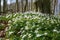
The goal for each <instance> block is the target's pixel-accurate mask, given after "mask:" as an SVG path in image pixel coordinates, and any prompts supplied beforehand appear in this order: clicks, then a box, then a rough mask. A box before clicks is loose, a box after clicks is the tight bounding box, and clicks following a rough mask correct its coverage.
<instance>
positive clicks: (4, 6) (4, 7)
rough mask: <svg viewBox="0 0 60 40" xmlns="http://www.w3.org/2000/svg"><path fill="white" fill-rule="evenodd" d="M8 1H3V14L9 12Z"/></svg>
mask: <svg viewBox="0 0 60 40" xmlns="http://www.w3.org/2000/svg"><path fill="white" fill-rule="evenodd" d="M6 10H7V1H6V0H3V12H4V13H6V12H7V11H6Z"/></svg>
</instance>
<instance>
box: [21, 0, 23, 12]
mask: <svg viewBox="0 0 60 40" xmlns="http://www.w3.org/2000/svg"><path fill="white" fill-rule="evenodd" d="M21 4H22V5H21V8H22V12H23V0H21Z"/></svg>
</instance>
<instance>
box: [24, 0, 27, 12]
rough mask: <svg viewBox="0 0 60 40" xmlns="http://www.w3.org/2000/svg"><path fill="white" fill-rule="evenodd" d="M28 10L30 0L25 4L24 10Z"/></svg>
mask: <svg viewBox="0 0 60 40" xmlns="http://www.w3.org/2000/svg"><path fill="white" fill-rule="evenodd" d="M27 10H28V0H26V4H25V7H24V12H25V11H27Z"/></svg>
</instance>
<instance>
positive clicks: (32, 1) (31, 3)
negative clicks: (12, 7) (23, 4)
mask: <svg viewBox="0 0 60 40" xmlns="http://www.w3.org/2000/svg"><path fill="white" fill-rule="evenodd" d="M32 10H33V0H31V11H32Z"/></svg>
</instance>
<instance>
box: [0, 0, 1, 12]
mask: <svg viewBox="0 0 60 40" xmlns="http://www.w3.org/2000/svg"><path fill="white" fill-rule="evenodd" d="M0 13H1V0H0Z"/></svg>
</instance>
